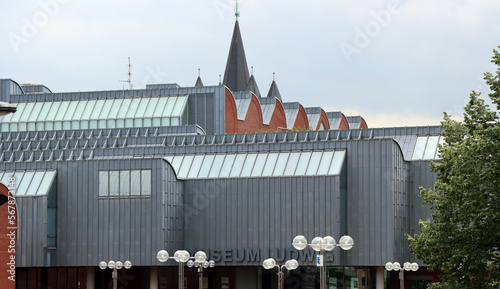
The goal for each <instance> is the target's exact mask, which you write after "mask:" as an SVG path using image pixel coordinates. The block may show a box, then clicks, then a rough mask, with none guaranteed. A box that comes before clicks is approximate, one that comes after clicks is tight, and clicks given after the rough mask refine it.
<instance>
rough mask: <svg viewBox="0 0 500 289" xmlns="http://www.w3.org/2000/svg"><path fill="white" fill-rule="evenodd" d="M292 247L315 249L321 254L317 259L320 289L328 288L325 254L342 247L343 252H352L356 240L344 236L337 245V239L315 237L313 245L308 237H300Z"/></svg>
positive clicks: (296, 238) (294, 240) (293, 242)
mask: <svg viewBox="0 0 500 289" xmlns="http://www.w3.org/2000/svg"><path fill="white" fill-rule="evenodd" d="M292 245H293V246H294V247H295V249H297V250H304V249H305V248H306V247H307V246H310V247H311V248H313V250H314V251H317V252H320V253H319V255H318V256H317V258H316V265H317V266H319V267H321V268H320V271H319V273H320V274H319V276H320V284H319V285H320V289H325V288H326V266H325V264H324V263H325V262H326V260H325V253H326V252H327V251H328V252H329V251H332V250H333V249H335V247H340V248H342V249H343V250H351V249H352V247H353V246H354V240H353V239H352V238H351V237H350V236H347V235H345V236H342V237H341V238H340V240H339V243H338V244H337V243H336V242H335V239H334V238H333V237H330V236H326V237H324V238H321V237H315V238H314V239H312V241H311V244H308V243H307V239H306V237H304V236H302V235H298V236H297V237H295V238H293V241H292Z"/></svg>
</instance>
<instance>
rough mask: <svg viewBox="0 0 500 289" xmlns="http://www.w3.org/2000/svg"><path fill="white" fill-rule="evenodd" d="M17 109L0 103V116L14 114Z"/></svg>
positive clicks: (6, 103) (8, 104) (5, 103)
mask: <svg viewBox="0 0 500 289" xmlns="http://www.w3.org/2000/svg"><path fill="white" fill-rule="evenodd" d="M16 110H17V108H16V107H15V106H13V105H11V104H10V103H8V102H3V101H0V116H4V115H7V114H9V113H13V112H16Z"/></svg>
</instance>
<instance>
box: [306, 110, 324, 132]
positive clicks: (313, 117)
mask: <svg viewBox="0 0 500 289" xmlns="http://www.w3.org/2000/svg"><path fill="white" fill-rule="evenodd" d="M305 110H306V113H307V120H308V122H309V127H310V128H311V129H313V130H315V129H316V128H317V127H318V123H319V120H320V118H321V108H320V107H306V108H305Z"/></svg>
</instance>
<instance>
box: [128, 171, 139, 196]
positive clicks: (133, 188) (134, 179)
mask: <svg viewBox="0 0 500 289" xmlns="http://www.w3.org/2000/svg"><path fill="white" fill-rule="evenodd" d="M130 194H131V195H133V196H139V195H140V194H141V171H140V170H132V171H130Z"/></svg>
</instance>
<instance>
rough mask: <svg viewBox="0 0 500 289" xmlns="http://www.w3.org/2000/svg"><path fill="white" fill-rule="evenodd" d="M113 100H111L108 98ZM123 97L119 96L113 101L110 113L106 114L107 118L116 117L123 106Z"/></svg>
mask: <svg viewBox="0 0 500 289" xmlns="http://www.w3.org/2000/svg"><path fill="white" fill-rule="evenodd" d="M108 101H109V102H111V100H108ZM122 102H123V98H118V99H115V100H113V101H112V105H111V108H110V109H109V114H108V115H107V116H106V118H107V119H116V118H117V116H118V113H119V112H120V108H121V106H122Z"/></svg>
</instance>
